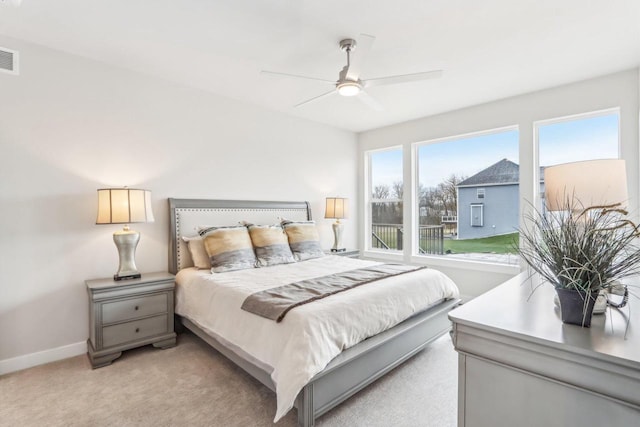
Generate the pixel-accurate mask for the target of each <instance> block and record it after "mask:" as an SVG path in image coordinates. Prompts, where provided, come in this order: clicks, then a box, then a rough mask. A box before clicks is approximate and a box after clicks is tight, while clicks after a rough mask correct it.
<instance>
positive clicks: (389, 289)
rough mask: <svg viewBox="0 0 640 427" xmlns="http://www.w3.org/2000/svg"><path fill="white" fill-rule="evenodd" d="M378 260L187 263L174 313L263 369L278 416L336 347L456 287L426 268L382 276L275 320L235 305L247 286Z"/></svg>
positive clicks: (453, 293)
mask: <svg viewBox="0 0 640 427" xmlns="http://www.w3.org/2000/svg"><path fill="white" fill-rule="evenodd" d="M375 264H379V263H377V262H372V261H363V260H357V259H352V258H347V257H340V256H326V257H323V258H317V259H312V260H308V261H303V262H298V263H294V264H285V265H277V266H272V267H266V268H253V269H248V270H241V271H233V272H227V273H216V274H211V273H210V272H209V271H207V270H196V269H195V268H188V269H183V270H181V271H180V272H179V273H178V275H177V280H176V282H177V284H178V286H177V289H176V313H178V314H180V315H181V316H184V317H186V318H188V319H189V320H191V321H192V322H194V323H195V324H197V325H198V326H200V327H201V328H202V329H204V330H206V331H208V332H209V333H211V334H212V335H213V336H215V337H222V338H223V339H224V341H226V342H227V343H230V344H232V345H234V346H237V347H239V348H240V349H242V350H243V351H244V352H246V353H247V354H249V355H250V356H251V357H253V358H255V359H256V360H257V361H258V362H260V364H263V365H266V366H268V367H271V368H272V369H273V370H272V372H271V378H272V379H273V382H274V384H275V385H276V393H277V402H278V408H277V411H276V416H275V420H274V422H275V421H278V420H279V419H280V418H281V417H282V416H283V415H285V414H286V413H287V412H288V411H289V410H290V409H291V408H292V407H293V404H294V401H295V398H296V396H297V395H298V393H299V392H300V390H302V388H303V387H304V385H305V384H306V383H307V382H309V380H310V379H311V378H312V377H313V376H314V375H315V374H317V373H318V372H320V371H322V370H323V369H324V367H325V366H326V365H327V364H328V363H329V362H330V361H331V359H333V358H334V357H335V356H337V355H338V354H339V353H340V352H342V350H344V349H346V348H349V347H351V346H353V345H354V344H357V343H358V342H360V341H362V340H364V339H365V338H368V337H370V336H373V335H376V334H378V333H380V332H382V331H385V330H387V329H389V328H391V327H393V326H395V325H396V324H398V323H400V322H402V321H403V320H405V319H407V318H409V317H411V316H412V315H413V314H414V313H416V312H419V311H422V310H424V309H426V308H427V307H428V306H430V305H432V304H433V303H436V302H438V301H440V300H442V299H448V298H457V297H458V289H457V287H456V286H455V284H454V283H453V282H452V281H451V279H449V278H448V277H446V276H445V275H444V274H442V273H440V272H438V271H436V270H431V269H422V270H419V271H416V272H413V273H408V274H401V275H399V276H395V277H390V278H386V279H382V280H379V281H376V282H373V283H370V284H367V285H364V286H359V287H356V288H354V289H350V290H348V291H345V292H341V293H339V294H336V295H333V296H330V297H327V298H324V299H321V300H318V301H315V302H313V303H310V304H305V305H302V306H299V307H296V308H294V309H293V310H291V311H290V312H289V313H287V315H286V317H285V318H284V320H283V321H282V322H280V323H276V322H275V321H273V320H269V319H265V318H263V317H260V316H257V315H255V314H252V313H249V312H246V311H244V310H241V309H240V306H241V305H242V302H243V301H244V299H245V298H246V297H247V296H248V295H250V294H252V293H255V292H258V291H261V290H264V289H269V288H273V287H276V286H281V285H286V284H288V283H292V282H296V281H299V280H304V279H310V278H313V277H319V276H325V275H327V274H331V273H338V272H341V271H347V270H353V269H356V268H362V267H365V266H369V265H375Z"/></svg>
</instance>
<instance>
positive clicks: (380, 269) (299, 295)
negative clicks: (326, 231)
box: [242, 264, 426, 322]
mask: <svg viewBox="0 0 640 427" xmlns="http://www.w3.org/2000/svg"><path fill="white" fill-rule="evenodd" d="M423 268H426V267H415V266H412V265H402V264H381V265H374V266H371V267H365V268H359V269H356V270H349V271H343V272H342V273H335V274H330V275H328V276H322V277H315V278H313V279H307V280H302V281H299V282H294V283H289V284H288V285H283V286H278V287H276V288H271V289H267V290H266V291H261V292H256V293H255V294H251V295H249V296H248V297H247V298H246V299H245V300H244V302H243V303H242V309H243V310H245V311H248V312H250V313H253V314H257V315H258V316H262V317H266V318H267V319H271V320H275V321H276V322H281V321H282V319H283V318H284V316H285V315H286V314H287V312H289V310H291V309H292V308H295V307H297V306H299V305H302V304H307V303H310V302H312V301H315V300H318V299H321V298H325V297H328V296H329V295H333V294H337V293H338V292H343V291H346V290H349V289H351V288H355V287H356V286H360V285H364V284H366V283H371V282H375V281H376V280H380V279H384V278H386V277H391V276H397V275H400V274H404V273H410V272H412V271H416V270H420V269H423Z"/></svg>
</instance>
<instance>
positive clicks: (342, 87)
mask: <svg viewBox="0 0 640 427" xmlns="http://www.w3.org/2000/svg"><path fill="white" fill-rule="evenodd" d="M361 90H362V86H361V85H360V84H359V83H358V82H343V83H340V84H339V85H338V93H339V94H340V95H342V96H355V95H357V94H359V93H360V91H361Z"/></svg>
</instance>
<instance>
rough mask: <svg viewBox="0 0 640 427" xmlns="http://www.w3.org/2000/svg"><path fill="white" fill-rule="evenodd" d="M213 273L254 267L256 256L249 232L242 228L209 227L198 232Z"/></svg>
mask: <svg viewBox="0 0 640 427" xmlns="http://www.w3.org/2000/svg"><path fill="white" fill-rule="evenodd" d="M198 233H199V234H200V236H202V239H203V240H204V248H205V249H206V251H207V255H209V260H210V261H211V271H212V272H213V273H223V272H225V271H233V270H242V269H245V268H253V267H255V266H256V255H255V253H254V252H253V246H252V245H251V237H249V231H248V230H247V227H244V226H233V227H209V228H205V229H202V230H199V231H198Z"/></svg>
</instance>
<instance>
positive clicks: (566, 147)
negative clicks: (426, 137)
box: [371, 113, 619, 187]
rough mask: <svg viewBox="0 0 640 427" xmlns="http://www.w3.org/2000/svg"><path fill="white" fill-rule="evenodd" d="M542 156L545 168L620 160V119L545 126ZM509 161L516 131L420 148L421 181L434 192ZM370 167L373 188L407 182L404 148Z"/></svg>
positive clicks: (514, 155)
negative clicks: (442, 184) (448, 181)
mask: <svg viewBox="0 0 640 427" xmlns="http://www.w3.org/2000/svg"><path fill="white" fill-rule="evenodd" d="M539 155H540V165H541V166H551V165H555V164H559V163H566V162H575V161H581V160H591V159H605V158H617V157H619V143H618V114H617V113H613V114H608V115H604V116H596V117H589V118H585V119H578V120H571V121H562V122H558V123H552V124H547V125H541V126H540V127H539ZM505 158H506V159H508V160H511V161H512V162H514V163H518V162H519V157H518V131H517V130H508V131H502V132H498V133H493V134H485V135H480V136H470V137H464V138H459V139H454V140H447V141H443V142H437V143H432V144H424V145H421V146H420V147H419V149H418V176H419V178H420V183H421V184H422V185H424V186H426V187H433V186H436V185H437V184H438V183H440V182H442V181H443V179H445V178H447V177H448V176H449V175H451V174H452V173H455V174H456V175H464V176H466V177H469V176H471V175H474V174H476V173H478V172H480V171H481V170H483V169H485V168H487V167H489V166H491V165H492V164H494V163H497V162H498V161H500V160H502V159H505ZM371 165H372V169H371V170H372V183H373V186H374V187H375V186H376V185H381V184H386V185H389V186H390V185H391V184H392V183H393V182H397V181H402V149H401V148H398V149H394V150H386V151H378V152H374V153H372V155H371Z"/></svg>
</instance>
